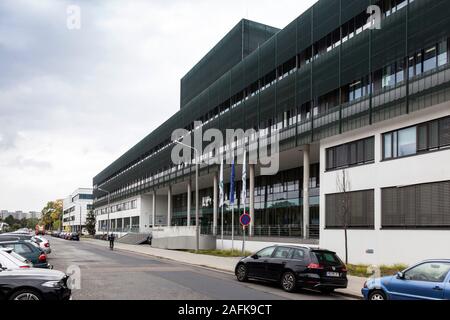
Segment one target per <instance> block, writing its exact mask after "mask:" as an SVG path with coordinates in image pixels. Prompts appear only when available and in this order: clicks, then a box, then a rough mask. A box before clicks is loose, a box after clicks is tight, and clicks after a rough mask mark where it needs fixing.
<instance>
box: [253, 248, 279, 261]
mask: <svg viewBox="0 0 450 320" xmlns="http://www.w3.org/2000/svg"><path fill="white" fill-rule="evenodd" d="M274 251H275V247H270V248H265V249H262V250H261V251H260V252H258V253H257V254H256V255H257V256H258V257H259V258H270V257H272V254H273V252H274Z"/></svg>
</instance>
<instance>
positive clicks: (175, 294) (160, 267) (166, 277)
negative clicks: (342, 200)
mask: <svg viewBox="0 0 450 320" xmlns="http://www.w3.org/2000/svg"><path fill="white" fill-rule="evenodd" d="M50 241H51V246H52V254H51V255H50V256H49V263H50V264H52V265H53V266H54V268H55V269H57V270H61V271H65V270H67V268H69V267H70V266H79V267H80V269H81V289H80V290H74V291H73V292H72V296H73V299H74V300H86V299H88V300H119V299H120V300H123V299H126V300H128V299H132V300H136V299H137V300H154V299H170V300H173V299H176V300H279V299H288V300H291V299H293V300H311V299H312V300H324V299H327V300H336V299H348V298H345V297H343V296H339V295H330V296H324V295H322V294H320V293H316V292H313V291H307V290H304V291H299V292H297V293H293V294H289V293H286V292H283V291H282V290H281V289H280V288H278V286H276V285H270V284H263V283H257V282H249V283H239V282H237V281H236V278H235V276H234V275H232V274H229V273H224V272H217V271H213V270H209V269H205V268H200V267H193V266H190V265H185V264H180V263H176V262H172V261H167V260H159V259H156V258H153V257H149V256H144V255H140V254H135V253H129V252H124V251H117V250H116V251H110V250H109V248H108V244H107V243H106V242H105V246H104V248H102V247H101V246H98V245H93V244H90V243H86V242H83V241H81V242H76V241H75V242H72V241H66V240H61V239H57V238H50Z"/></svg>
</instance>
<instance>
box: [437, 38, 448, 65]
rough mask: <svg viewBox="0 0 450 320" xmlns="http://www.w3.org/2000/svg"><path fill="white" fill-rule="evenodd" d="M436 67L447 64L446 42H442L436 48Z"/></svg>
mask: <svg viewBox="0 0 450 320" xmlns="http://www.w3.org/2000/svg"><path fill="white" fill-rule="evenodd" d="M438 51H439V52H438V54H439V55H438V66H439V67H440V66H443V65H444V64H447V62H448V55H447V40H445V41H442V42H441V43H440V44H439V46H438Z"/></svg>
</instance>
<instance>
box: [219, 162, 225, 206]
mask: <svg viewBox="0 0 450 320" xmlns="http://www.w3.org/2000/svg"><path fill="white" fill-rule="evenodd" d="M223 185H224V184H223V160H222V162H221V163H220V179H219V198H220V205H219V207H223V205H224V202H225V199H224V196H225V192H224V188H223Z"/></svg>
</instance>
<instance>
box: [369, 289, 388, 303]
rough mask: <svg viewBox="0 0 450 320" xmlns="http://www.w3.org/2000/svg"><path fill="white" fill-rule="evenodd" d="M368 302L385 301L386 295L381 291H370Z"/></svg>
mask: <svg viewBox="0 0 450 320" xmlns="http://www.w3.org/2000/svg"><path fill="white" fill-rule="evenodd" d="M369 300H370V301H384V300H387V299H386V295H385V294H384V292H383V291H380V290H376V291H372V292H371V293H370V294H369Z"/></svg>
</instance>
